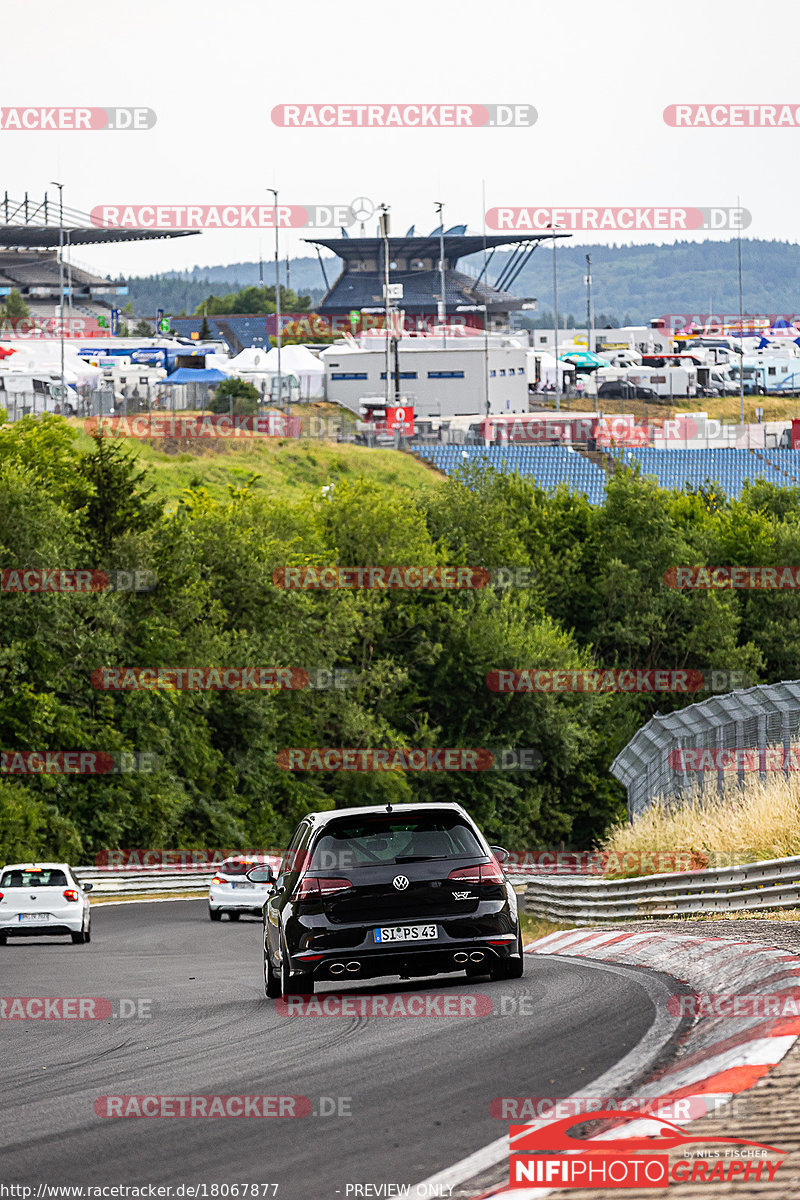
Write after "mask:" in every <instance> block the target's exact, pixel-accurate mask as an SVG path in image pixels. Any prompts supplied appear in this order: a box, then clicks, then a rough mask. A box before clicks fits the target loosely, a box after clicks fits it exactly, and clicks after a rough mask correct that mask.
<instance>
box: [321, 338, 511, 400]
mask: <svg viewBox="0 0 800 1200" xmlns="http://www.w3.org/2000/svg"><path fill="white" fill-rule="evenodd" d="M527 353H528V347H527V345H526V344H525V342H524V339H520V340H518V339H517V338H514V337H511V336H510V335H508V334H497V333H490V334H488V335H487V336H484V335H483V334H479V335H477V336H474V337H473V336H466V337H451V336H448V337H447V338H446V339H443V338H442V337H439V336H435V337H403V338H401V339H400V343H399V346H398V361H399V365H400V395H401V397H402V399H403V402H404V403H405V404H411V405H413V406H414V413H415V415H416V416H417V417H456V416H470V415H474V414H479V415H480V416H484V415H485V414H486V401H487V385H488V400H489V411H490V412H493V413H504V412H527V410H528V379H527V368H526V355H527ZM320 360H321V361H322V362H324V364H325V391H326V396H327V399H328V400H331V401H334V402H335V403H337V404H342V405H344V406H345V407H346V408H349V409H351V410H352V411H353V412H358V411H359V401H360V399H361V398H362V397H364V396H382V395H384V393H385V389H386V350H385V344H384V340H383V336H380V338H376V337H364V338H361V339H360V340H359V341H358V342H355V341H352V340H349V341H347V342H341V343H337V344H336V345H333V346H328V347H327V348H326V349H325V350H323V352H322V353H321V355H320ZM389 375H390V382H391V392H390V396H391V397H393V396H394V361H393V358H392V359H391V361H390V364H389Z"/></svg>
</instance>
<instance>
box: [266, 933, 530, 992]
mask: <svg viewBox="0 0 800 1200" xmlns="http://www.w3.org/2000/svg"><path fill="white" fill-rule="evenodd" d="M516 955H517V938H516V935H515V934H510V935H508V937H507V940H504V941H501V939H500V938H498V937H494V938H492V939H491V942H489V941H488V940H487V939H486V938H472V939H470V940H468V941H463V942H448V943H447V944H442V943H441V942H436V943H434V944H433V945H431V946H430V947H429V948H425V947H424V946H422V945H420V943H419V942H415V943H413V944H409V945H407V946H406V948H405V949H400V948H398V947H396V946H393V947H392V948H391V950H389V949H381V948H379V947H368V948H367V947H363V948H359V949H354V950H345V951H341V950H340V951H339V952H338V953H337V952H329V953H326V954H325V955H324V956H323V957H322V958H321V959H317V958H311V957H309V956H306V955H304V954H302V953H300V954H294V955H291V956H290V957H291V967H292V974H296V973H298V972H300V973H308V974H311V975H313V977H314V979H317V980H320V981H321V980H335V979H338V980H344V979H376V978H380V977H385V976H387V975H400V976H412V975H418V976H419V975H446V974H451V973H453V972H456V971H465V970H467V969H474V970H476V971H477V970H480V968H481V967H485V968H486V969H487V970H488V969H489V968H490V967H491V966H492V965H493V964H494V963H497V962H498V961H500V960H501V959H508V958H511V957H516Z"/></svg>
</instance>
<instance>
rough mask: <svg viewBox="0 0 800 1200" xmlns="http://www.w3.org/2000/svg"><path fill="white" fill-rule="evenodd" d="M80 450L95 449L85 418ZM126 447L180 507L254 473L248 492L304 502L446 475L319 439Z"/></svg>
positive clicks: (428, 482) (415, 462) (406, 486)
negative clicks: (332, 489)
mask: <svg viewBox="0 0 800 1200" xmlns="http://www.w3.org/2000/svg"><path fill="white" fill-rule="evenodd" d="M70 424H72V425H73V426H76V427H78V428H80V430H81V433H80V440H79V445H81V446H85V447H86V448H88V447H89V445H90V439H89V436H88V435H87V434H86V433H84V432H83V423H82V422H81V421H71V422H70ZM124 442H125V446H126V448H129V449H130V451H131V452H132V453H133V454H135V455H136V456H137V457H138V458H139V459H140V460H141V462H142V464H146V465H147V466H148V467H149V468H151V469H152V478H151V482H152V483H154V484H155V488H156V495H157V496H158V497H159V498H163V499H165V500H166V501H167V508H168V509H172V508H174V507H176V506H177V503H178V499H179V497H180V494H181V492H182V491H183V490H184V489H185V488H189V487H205V488H207V489H208V491H209V493H210V495H211V496H213V497H214V498H219V499H224V498H225V497H226V496H227V495H228V488H229V487H242V486H243V485H244V484H245V483H247V481H248V480H249V479H250V478H251V477H252V476H253V475H255V476H257V478H256V479H255V481H254V482H253V483H252V485H251V490H252V491H253V492H256V493H262V494H264V495H267V496H282V497H285V498H295V499H299V498H300V497H302V496H304V495H308V494H310V493H313V492H315V491H317V490H319V489H320V488H322V487H325V486H326V485H327V484H329V483H335V482H336V481H337V480H338V479H351V480H354V479H358V478H359V477H363V478H364V479H370V480H374V481H375V482H376V483H380V484H383V485H387V486H391V487H393V488H397V489H400V490H408V491H418V490H420V489H430V488H433V487H435V486H436V485H437V482H438V481H440V480H441V479H442V478H443V476H441V475H440V474H439V472H438V471H434V470H433V469H432V468H430V467H428V466H426V465H425V464H424V463H422V462H420V460H419V459H418V458H417V457H416V456H415V455H412V454H399V453H398V452H397V451H395V450H370V449H369V448H368V447H366V446H353V445H350V444H349V443H341V444H339V443H336V442H335V441H323V440H319V439H316V438H301V439H294V438H269V439H267V438H261V439H258V438H254V439H253V440H252V441H250V442H233V441H230V440H225V439H223V438H216V439H211V440H208V441H193V442H189V441H183V442H182V443H180V444H179V443H177V442H171V443H167V442H159V441H158V440H155V439H154V440H153V441H151V442H142V441H138V440H137V439H136V438H125V439H124Z"/></svg>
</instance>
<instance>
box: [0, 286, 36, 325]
mask: <svg viewBox="0 0 800 1200" xmlns="http://www.w3.org/2000/svg"><path fill="white" fill-rule="evenodd" d="M0 315H2V317H4V318H5V319H7V320H9V321H22V320H27V319H28V318H29V317H30V315H31V310H30V309H29V308H28V306H27V304H26V303H25V301H24V300H23V299H22V296H21V294H20V293H19V291H18V290H17V288H12V289H11V291H10V292H9V293H8V295H7V296H6V299H5V303H4V305H3V307H2V313H1V314H0Z"/></svg>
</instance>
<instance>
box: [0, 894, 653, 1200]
mask: <svg viewBox="0 0 800 1200" xmlns="http://www.w3.org/2000/svg"><path fill="white" fill-rule="evenodd" d="M92 921H93V927H92V943H91V945H89V946H72V945H71V944H70V943H69V942H68V941H66V940H65V939H27V940H20V941H13V940H12V941H9V944H8V945H7V946H5V947H0V996H3V997H13V996H18V997H41V996H72V997H107V998H109V999H110V1000H111V1001H112V1002H113V1003H118V1002H119V1001H120V1000H121V999H125V1000H129V1001H136V1002H138V1001H139V1000H144V1001H148V1000H150V1001H152V1016H150V1017H149V1018H145V1017H133V1018H129V1019H123V1018H122V1017H116V1016H115V1017H114V1018H113V1019H112V1018H107V1019H94V1020H53V1019H51V1020H30V1019H22V1020H11V1019H6V1020H2V1021H0V1112H1V1113H2V1117H1V1118H0V1182H3V1183H6V1184H8V1183H21V1184H33V1185H36V1184H39V1183H47V1184H108V1185H113V1184H133V1185H139V1184H154V1183H156V1184H172V1185H176V1184H203V1183H205V1184H208V1185H211V1184H212V1183H228V1184H234V1183H239V1184H243V1183H248V1184H253V1183H263V1184H278V1185H279V1186H278V1189H277V1192H276V1193H274V1194H276V1195H277V1197H278V1200H338V1198H342V1200H345V1198H346V1197H347V1196H348V1195H349V1196H353V1197H356V1196H358V1195H359V1194H360V1195H361V1196H364V1195H372V1196H375V1195H380V1192H376V1191H371V1192H366V1193H365V1192H363V1191H361V1192H360V1193H359V1192H356V1191H354V1190H353V1187H352V1185H354V1184H366V1183H371V1184H373V1185H380V1184H412V1185H413V1184H415V1183H416V1182H417V1181H419V1180H422V1179H426V1178H427V1177H428V1176H430V1175H432V1174H434V1173H435V1172H436V1171H438V1170H440V1169H441V1168H443V1167H447V1166H449V1165H450V1164H452V1163H455V1162H456V1161H458V1160H460V1159H462V1158H464V1157H465V1156H466V1155H468V1154H470V1153H471V1152H473V1151H475V1150H477V1149H479V1148H480V1147H482V1146H484V1145H486V1144H487V1143H489V1142H491V1141H493V1140H494V1139H496V1138H497V1137H499V1136H501V1135H502V1134H503V1133H504V1132H507V1126H505V1125H504V1124H503V1123H502V1122H501V1121H499V1120H496V1119H495V1118H493V1117H492V1116H491V1115H490V1112H489V1105H490V1102H491V1100H492V1099H493V1098H494V1097H501V1096H553V1095H556V1096H568V1095H570V1094H571V1093H573V1092H574V1091H576V1090H579V1089H580V1088H582V1087H585V1086H586V1084H587V1083H589V1082H591V1081H592V1080H593V1079H595V1078H597V1077H598V1076H600V1075H601V1074H603V1073H604V1072H606V1071H607V1070H608V1069H609V1068H610V1067H612V1066H613V1065H614V1064H615V1063H617V1062H618V1061H619V1060H620V1059H621V1058H622V1057H623V1056H624V1055H625V1054H627V1053H628V1052H629V1051H630V1050H631V1049H632V1047H633V1046H634V1045H635V1044H636V1043H637V1042H638V1041H639V1039H640V1038H642V1037H643V1035H644V1034H645V1033H646V1032H647V1030H648V1028H649V1027H650V1026H651V1024H652V1022H653V1020H654V1017H655V1008H654V1004H653V1002H652V1000H651V999H650V996H649V995H648V992H647V990H646V988H645V987H644V986H643V984H642V982H641V976H640V975H638V974H637V972H636V971H634V970H633V969H631V970H630V971H623V970H620V969H616V970H613V971H612V970H606V969H604V968H602V967H596V966H586V965H583V964H578V963H569V962H564V961H563V960H561V961H557V960H555V959H545V958H539V959H530V958H529V959H528V960H527V965H526V971H525V977H524V978H523V979H520V980H513V981H510V982H503V983H491V982H489V981H488V980H477V981H469V980H466V979H465V978H464V977H463V976H452V977H448V976H439V977H438V978H434V979H429V980H422V981H418V982H417V981H412V982H410V983H409V982H403V983H401V982H399V981H398V982H394V981H392V982H389V983H387V984H383V985H382V986H376V985H369V986H367V985H360V986H359V985H356V984H351V985H347V986H334V985H333V984H331V985H323V987H322V988H320V989H318V995H320V996H324V995H325V994H326V993H329V992H331V993H336V992H338V993H342V994H343V993H345V992H346V993H348V994H353V995H357V996H363V995H371V994H377V993H382V994H386V993H408V992H415V993H418V992H435V993H447V994H448V995H452V994H453V993H468V994H470V995H472V994H480V995H482V996H489V997H491V999H492V1001H493V1006H494V1011H493V1012H492V1013H491V1014H490V1015H487V1016H481V1017H469V1016H466V1017H448V1016H434V1017H412V1018H408V1017H406V1018H400V1017H394V1018H392V1017H380V1016H355V1017H299V1016H279V1015H278V1014H277V1012H276V1010H275V1006H274V1003H273V1002H272V1001H267V1000H266V999H265V998H264V995H263V990H262V975H261V925H260V922H257V921H256V920H254V919H251V918H246V917H243V918H242V919H241V920H240V921H239V922H238V924H237V923H231V922H229V921H228V920H227V919H224V920H223V921H222V922H221V923H213V924H212V922H210V921H209V920H208V916H207V910H206V905H205V903H204V902H202V901H178V902H174V903H162V904H158V903H148V904H120V905H113V906H109V907H106V906H102V905H95V906H94V908H93V910H92ZM127 1007H128V1009H131V1008H132V1007H133V1006H132V1005H130V1004H129V1005H128V1006H127ZM6 1011H9V1010H8V1008H6ZM501 1012H503V1013H504V1015H500V1013H501ZM190 1094H191V1095H222V1096H230V1095H237V1096H238V1095H244V1096H252V1095H262V1094H268V1095H281V1096H298V1095H299V1096H307V1097H309V1098H310V1100H311V1102H312V1105H313V1114H319V1112H320V1108H321V1107H322V1109H324V1110H328V1109H331V1108H333V1109H334V1115H308V1116H305V1117H302V1118H298V1119H288V1118H285V1117H284V1118H282V1119H281V1118H275V1119H263V1118H262V1119H259V1118H253V1117H250V1118H241V1119H235V1118H232V1117H223V1118H206V1119H203V1118H194V1119H187V1118H184V1119H179V1118H167V1117H156V1118H140V1119H135V1118H110V1119H109V1118H104V1117H101V1116H98V1115H97V1114H96V1113H95V1108H94V1104H95V1100H96V1099H97V1098H98V1097H100V1096H105V1095H113V1096H119V1095H136V1096H142V1095H168V1096H176V1095H181V1096H182V1095H190ZM321 1097H326V1098H330V1099H329V1100H325V1101H322V1102H321V1099H320V1098H321ZM348 1110H349V1112H350V1113H351V1114H352V1115H347V1113H348ZM339 1111H341V1115H339ZM348 1185H351V1186H350V1187H348ZM173 1194H174V1192H173ZM198 1194H200V1195H202V1193H198ZM211 1194H212V1193H211V1192H210V1191H209V1192H208V1195H209V1196H210V1195H211ZM240 1194H241V1193H240ZM272 1194H273V1190H272V1189H269V1191H268V1192H267V1191H264V1192H262V1195H272ZM384 1194H387V1193H384ZM388 1194H389V1195H391V1194H392V1193H391V1192H389V1193H388ZM445 1194H446V1193H445ZM34 1195H35V1192H34Z"/></svg>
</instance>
